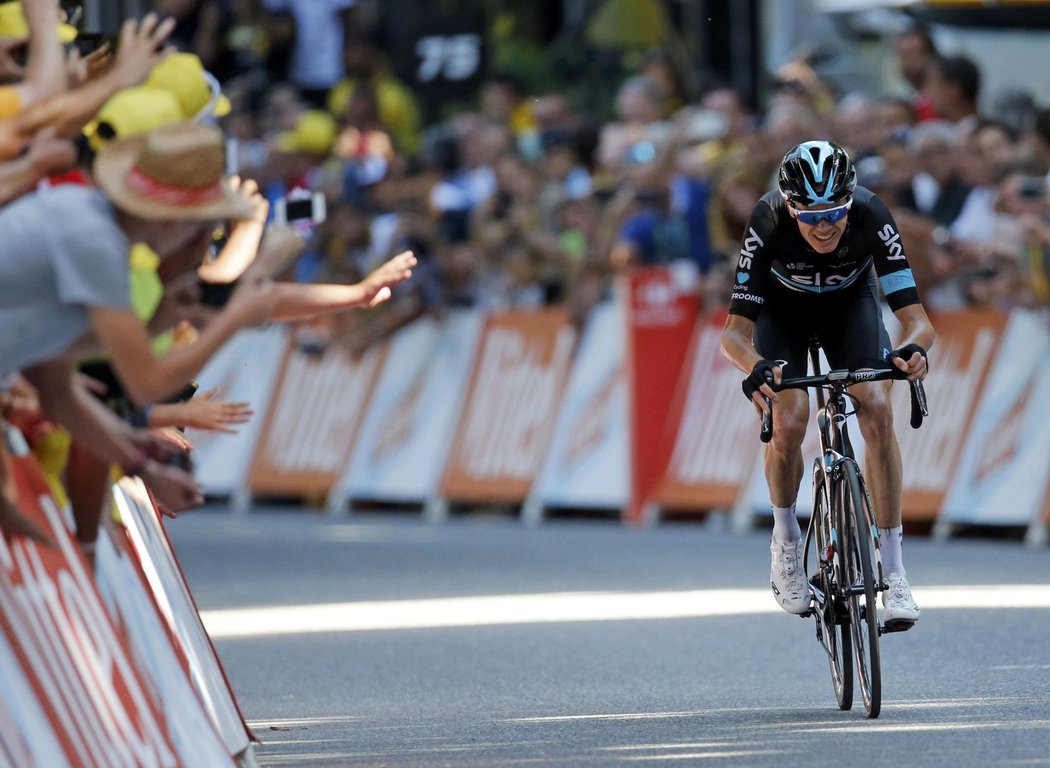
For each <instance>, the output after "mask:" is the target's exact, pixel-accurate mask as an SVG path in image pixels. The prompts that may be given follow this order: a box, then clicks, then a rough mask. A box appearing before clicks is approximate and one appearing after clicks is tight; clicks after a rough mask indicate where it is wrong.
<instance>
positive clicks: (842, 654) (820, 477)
mask: <svg viewBox="0 0 1050 768" xmlns="http://www.w3.org/2000/svg"><path fill="white" fill-rule="evenodd" d="M813 471H814V475H813V477H814V478H815V481H814V483H813V515H814V517H813V523H814V525H813V530H814V531H815V536H814V539H815V544H816V567H817V575H816V583H817V586H818V587H819V589H821V590H822V591H823V593H824V599H823V601H818V603H817V608H816V614H817V615H816V620H817V628H818V631H819V632H820V633H821V637H822V641H823V643H824V648H825V650H826V651H827V652H828V665H829V666H830V668H831V684H832V686H833V687H834V689H835V700H836V701H837V702H838V705H839V709H842V710H846V709H849V708H850V707H852V706H853V659H852V656H853V644H852V639H851V637H850V631H849V627H847V626H846V623H845V610H844V608H843V605H842V600H841V598H840V595H841V588H840V585H841V584H843V583H844V579H845V578H846V574H845V572H844V570H843V568H842V555H841V554H840V553H836V547H835V544H834V541H835V536H834V534H833V532H832V530H831V526H832V521H833V520H834V517H833V516H832V515H831V514H830V513H829V510H828V508H827V506H828V505H827V501H826V500H825V498H824V483H826V482H827V478H826V476H825V475H824V473H823V471H822V470H821V469H820V467H819V462H818V464H817V466H815V467H814V469H813ZM829 556H830V559H829Z"/></svg>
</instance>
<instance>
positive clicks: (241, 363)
mask: <svg viewBox="0 0 1050 768" xmlns="http://www.w3.org/2000/svg"><path fill="white" fill-rule="evenodd" d="M287 335H288V331H287V327H286V326H284V325H272V326H270V327H269V328H266V329H262V330H255V329H251V330H244V331H241V332H239V333H238V334H237V335H236V336H234V337H233V338H232V339H230V341H229V342H228V343H227V344H226V345H225V346H224V347H223V348H222V349H221V350H219V353H218V354H217V355H215V357H213V358H212V359H211V360H210V361H208V365H207V366H205V368H204V370H203V371H201V374H200V376H198V377H197V380H198V381H199V382H200V390H199V391H198V396H200V395H201V394H203V393H204V392H207V391H208V390H211V389H215V388H218V389H219V391H220V397H221V398H222V399H223V400H227V401H229V402H236V403H249V404H250V405H251V408H252V410H254V411H255V414H254V415H253V416H252V419H251V421H249V422H248V423H247V424H242V425H239V426H238V427H237V428H236V429H237V434H235V435H231V434H228V433H225V432H215V431H205V430H199V429H187V430H186V436H187V437H188V438H189V439H190V442H192V443H193V452H194V457H193V460H194V472H193V474H194V476H195V477H196V478H197V482H198V483H200V485H201V487H202V488H203V489H204V492H205V493H206V494H208V495H209V496H224V497H226V496H236V495H238V494H240V493H243V492H244V489H245V484H246V483H247V479H248V469H249V467H250V466H251V461H252V449H253V448H254V446H255V444H256V443H257V442H258V439H259V434H260V433H261V432H262V423H263V417H264V416H265V415H266V410H267V406H268V405H269V403H270V396H271V395H272V394H273V388H274V384H275V383H276V381H277V374H278V372H279V371H280V367H279V363H280V361H281V355H282V353H283V352H284V348H285V344H286V341H285V339H286V338H287Z"/></svg>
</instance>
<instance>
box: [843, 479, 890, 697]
mask: <svg viewBox="0 0 1050 768" xmlns="http://www.w3.org/2000/svg"><path fill="white" fill-rule="evenodd" d="M842 469H843V472H842V476H841V479H840V481H839V484H838V485H839V488H838V490H839V492H840V495H839V498H840V500H841V501H840V504H841V507H840V509H841V510H842V513H843V520H842V523H843V527H842V529H841V530H840V535H841V536H842V541H843V549H844V550H845V561H846V581H845V584H846V585H848V587H849V589H848V590H847V604H848V607H849V618H850V627H851V630H852V636H853V652H854V656H855V657H856V660H857V676H858V678H859V681H860V693H861V697H862V698H863V699H864V711H865V712H866V713H867V715H868V717H871V718H875V717H878V716H879V711H880V710H881V709H882V669H881V667H880V664H879V613H878V606H877V605H876V602H875V601H876V595H877V594H878V588H877V584H876V581H875V579H876V578H877V577H878V569H877V568H876V567H875V562H876V559H875V558H876V547H877V544H876V541H875V535H876V534H875V532H874V530H873V527H872V526H873V522H872V514H871V504H870V501H869V499H868V494H867V491H866V490H865V489H864V485H863V481H862V479H861V476H860V472H859V470H858V469H857V465H856V463H855V462H853V461H852V460H846V461H844V462H843V463H842Z"/></svg>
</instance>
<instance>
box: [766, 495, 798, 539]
mask: <svg viewBox="0 0 1050 768" xmlns="http://www.w3.org/2000/svg"><path fill="white" fill-rule="evenodd" d="M771 506H772V505H771ZM773 538H774V539H776V540H777V541H779V542H790V541H798V540H799V539H801V538H802V529H801V528H800V527H799V525H798V518H797V517H796V516H795V505H794V504H792V505H791V506H790V507H776V506H774V507H773Z"/></svg>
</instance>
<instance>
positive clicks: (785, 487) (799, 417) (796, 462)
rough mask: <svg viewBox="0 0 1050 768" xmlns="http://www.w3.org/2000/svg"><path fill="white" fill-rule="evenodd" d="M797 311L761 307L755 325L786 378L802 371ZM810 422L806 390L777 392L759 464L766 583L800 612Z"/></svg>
mask: <svg viewBox="0 0 1050 768" xmlns="http://www.w3.org/2000/svg"><path fill="white" fill-rule="evenodd" d="M801 317H802V316H801V315H800V314H799V313H798V312H792V311H784V307H777V306H775V305H774V306H769V305H767V306H766V307H763V310H762V314H761V315H759V320H758V322H757V323H756V324H755V339H754V341H755V349H757V350H758V353H759V354H760V355H762V356H763V357H765V358H768V359H770V360H782V361H786V362H785V364H784V365H783V366H782V367H783V369H784V372H785V375H787V376H801V375H804V374H805V371H806V367H805V365H806V357H805V353H806V348H807V341H808V339H809V332H808V328H807V327H806V325H805V323H801V322H799V319H800V318H801ZM808 418H809V399H808V396H807V394H806V393H805V392H803V391H799V390H787V391H784V392H781V393H780V398H779V399H778V401H777V406H776V407H775V408H774V409H773V439H772V441H771V442H769V443H767V444H766V447H765V454H764V462H765V471H766V483H767V484H768V486H769V498H770V501H771V506H772V508H773V510H772V511H773V537H772V540H771V541H770V543H769V551H770V568H769V580H770V586H771V587H772V589H773V594H774V595H775V596H776V599H777V602H778V603H779V604H780V607H781V608H783V609H784V610H785V611H787V612H788V613H794V614H800V613H805V612H806V611H807V610H808V609H809V605H810V602H811V601H812V594H813V593H812V589H811V588H810V584H809V581H808V580H807V579H806V574H805V572H804V568H803V561H804V554H803V549H804V542H803V537H802V529H801V527H800V526H799V524H798V518H797V517H796V516H795V497H796V496H797V495H798V487H799V483H800V482H801V481H802V469H803V465H802V439H803V438H804V437H805V434H806V422H807V421H808Z"/></svg>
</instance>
